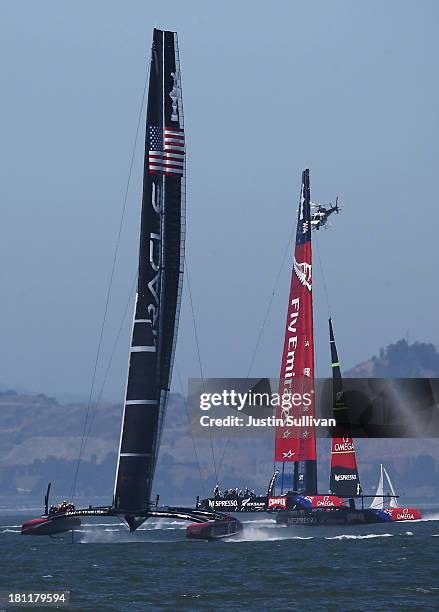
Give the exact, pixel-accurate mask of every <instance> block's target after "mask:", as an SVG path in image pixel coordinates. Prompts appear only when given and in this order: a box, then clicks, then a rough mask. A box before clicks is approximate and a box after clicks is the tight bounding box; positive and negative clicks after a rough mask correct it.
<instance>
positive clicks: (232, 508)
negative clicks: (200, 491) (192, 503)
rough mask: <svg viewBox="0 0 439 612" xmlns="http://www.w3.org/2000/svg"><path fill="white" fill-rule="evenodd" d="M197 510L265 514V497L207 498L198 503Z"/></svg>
mask: <svg viewBox="0 0 439 612" xmlns="http://www.w3.org/2000/svg"><path fill="white" fill-rule="evenodd" d="M198 508H199V509H202V510H209V511H215V512H265V511H266V510H267V496H266V495H256V496H254V497H244V496H241V497H229V498H224V497H208V498H206V499H202V500H201V501H200V502H199V503H198Z"/></svg>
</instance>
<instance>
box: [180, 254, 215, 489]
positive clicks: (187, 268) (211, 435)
mask: <svg viewBox="0 0 439 612" xmlns="http://www.w3.org/2000/svg"><path fill="white" fill-rule="evenodd" d="M184 262H185V265H184V267H185V272H186V278H187V288H188V291H189V301H190V305H191V312H192V323H193V326H194V335H195V343H196V345H197V355H198V365H199V368H200V375H201V381H202V384H203V389H204V384H205V381H204V373H203V365H202V362H201V352H200V343H199V341H198V331H197V324H196V319H195V309H194V303H193V300H192V290H191V283H190V278H189V266H188V263H187V257H186V254H185V256H184ZM209 439H210V450H211V453H212V461H213V470H214V473H215V481H216V482H218V471H217V469H216V461H215V449H214V446H213V434H212V428H211V427H209Z"/></svg>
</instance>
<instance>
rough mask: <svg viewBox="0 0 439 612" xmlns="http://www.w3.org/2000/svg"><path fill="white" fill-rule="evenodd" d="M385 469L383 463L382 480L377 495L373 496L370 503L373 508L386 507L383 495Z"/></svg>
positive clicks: (381, 468)
mask: <svg viewBox="0 0 439 612" xmlns="http://www.w3.org/2000/svg"><path fill="white" fill-rule="evenodd" d="M383 470H384V468H383V464H382V463H381V466H380V481H379V483H378V487H377V490H376V493H375V495H376V497H374V498H373V500H372V503H371V504H370V507H371V508H375V509H378V510H380V509H382V508H384V498H383V497H382V496H383V495H384V472H383Z"/></svg>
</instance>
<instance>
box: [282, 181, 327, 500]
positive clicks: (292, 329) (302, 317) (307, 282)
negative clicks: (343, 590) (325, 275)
mask: <svg viewBox="0 0 439 612" xmlns="http://www.w3.org/2000/svg"><path fill="white" fill-rule="evenodd" d="M311 272H312V252H311V200H310V181H309V170H304V171H303V173H302V187H301V191H300V203H299V212H298V219H297V233H296V244H295V249H294V260H293V269H292V272H291V285H290V295H289V301H288V310H287V321H286V326H285V340H284V348H283V353H282V363H281V371H280V376H279V379H280V380H279V395H280V396H281V397H282V396H283V395H285V394H291V396H293V394H295V393H300V394H301V396H302V397H305V396H308V397H309V398H310V401H309V403H308V402H307V403H306V405H305V401H304V402H303V403H302V404H301V405H298V406H294V405H293V406H290V407H288V406H285V405H284V406H279V408H278V409H277V411H276V417H277V418H278V419H283V420H284V423H285V425H284V426H277V427H276V431H275V461H279V462H282V464H283V467H282V473H281V483H282V481H283V477H285V476H286V474H285V468H286V466H287V465H291V463H293V465H294V477H293V489H294V490H295V491H298V492H301V493H305V494H309V495H312V494H315V493H317V462H316V436H315V427H314V426H313V425H311V426H309V425H300V426H292V427H291V426H289V425H288V424H286V422H285V419H286V417H288V416H289V417H292V418H295V419H301V418H302V417H314V416H315V406H314V340H313V304H312V274H311ZM281 487H282V490H283V485H282V484H281Z"/></svg>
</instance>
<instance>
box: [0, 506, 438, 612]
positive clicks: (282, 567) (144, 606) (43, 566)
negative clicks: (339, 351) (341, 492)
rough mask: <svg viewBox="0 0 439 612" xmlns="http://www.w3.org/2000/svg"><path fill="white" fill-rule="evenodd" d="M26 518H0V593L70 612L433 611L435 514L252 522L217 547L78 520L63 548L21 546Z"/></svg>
mask: <svg viewBox="0 0 439 612" xmlns="http://www.w3.org/2000/svg"><path fill="white" fill-rule="evenodd" d="M34 515H35V514H34ZM34 515H32V513H31V514H28V515H22V514H21V515H19V516H18V515H15V516H8V515H7V514H0V552H1V555H0V590H9V589H11V590H14V589H15V590H34V591H43V590H45V589H49V590H55V589H60V590H69V591H70V592H71V599H70V608H74V609H80V610H165V609H170V610H177V611H179V610H208V609H214V610H229V609H231V610H246V611H250V612H253V611H255V610H266V609H276V610H298V609H305V610H307V609H309V610H313V611H315V610H328V609H338V608H340V609H344V610H386V609H389V608H390V607H392V608H393V609H397V610H438V609H439V574H438V552H439V551H438V549H439V512H436V513H434V512H432V511H430V513H426V515H425V518H424V519H423V520H422V521H419V522H407V523H399V524H393V525H371V526H364V527H350V528H347V527H344V528H341V527H340V528H321V527H317V528H313V527H301V526H300V527H276V526H275V524H274V521H273V520H272V519H271V518H270V517H269V516H268V515H265V514H264V515H262V514H259V515H256V514H254V515H250V516H245V517H244V520H245V521H246V529H245V531H244V533H243V534H242V536H241V537H240V538H238V539H236V540H229V541H222V542H197V541H186V540H185V537H184V536H185V531H184V527H185V525H184V524H182V523H178V522H176V521H170V520H161V521H152V520H151V521H148V522H147V523H145V524H144V525H143V526H142V528H141V529H140V530H139V531H137V532H136V533H135V534H130V533H128V532H127V530H126V529H125V528H124V527H123V526H122V525H120V524H118V523H117V522H115V521H111V520H102V519H96V522H93V521H92V520H90V519H86V520H85V521H84V524H83V527H82V529H81V530H80V531H78V532H77V533H76V543H75V544H73V545H72V544H70V543H69V537H65V538H62V539H57V540H54V539H50V538H45V537H33V538H32V537H23V536H21V535H20V532H19V530H20V524H21V522H22V521H23V519H24V518H31V517H32V516H34Z"/></svg>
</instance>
